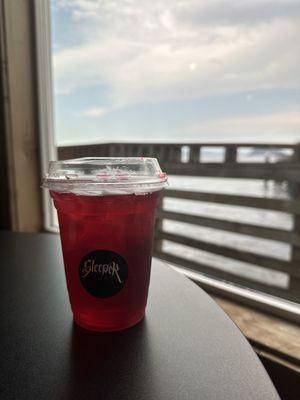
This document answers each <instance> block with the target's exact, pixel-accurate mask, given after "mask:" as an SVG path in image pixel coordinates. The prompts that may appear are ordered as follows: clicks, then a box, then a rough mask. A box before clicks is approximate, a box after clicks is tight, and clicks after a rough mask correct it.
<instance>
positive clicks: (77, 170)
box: [43, 157, 167, 331]
mask: <svg viewBox="0 0 300 400" xmlns="http://www.w3.org/2000/svg"><path fill="white" fill-rule="evenodd" d="M166 184H167V176H166V174H165V173H163V172H162V171H161V169H160V167H159V164H158V162H157V160H156V159H155V158H144V157H129V158H79V159H73V160H66V161H53V162H51V163H50V166H49V172H48V174H47V175H46V177H45V179H44V183H43V187H46V188H48V189H49V190H50V194H51V197H52V199H53V201H54V204H55V207H56V209H57V214H58V220H59V228H60V236H61V244H62V251H63V257H64V265H65V273H66V280H67V287H68V292H69V298H70V303H71V308H72V311H73V315H74V320H75V322H76V323H77V324H78V325H80V326H82V327H84V328H86V329H91V330H96V331H114V330H121V329H126V328H129V327H131V326H133V325H135V324H136V323H138V322H139V321H140V320H141V319H142V318H143V317H144V315H145V308H146V303H147V297H148V287H149V280H150V270H151V257H152V243H153V233H154V221H155V209H156V205H157V201H158V199H159V195H160V191H161V190H162V189H163V187H164V186H165V185H166Z"/></svg>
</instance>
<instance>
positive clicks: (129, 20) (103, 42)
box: [54, 0, 300, 117]
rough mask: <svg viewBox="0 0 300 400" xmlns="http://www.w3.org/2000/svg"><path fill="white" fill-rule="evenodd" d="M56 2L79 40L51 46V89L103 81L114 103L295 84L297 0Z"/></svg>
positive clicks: (299, 81)
mask: <svg viewBox="0 0 300 400" xmlns="http://www.w3.org/2000/svg"><path fill="white" fill-rule="evenodd" d="M56 6H58V7H63V8H65V9H66V10H68V12H70V15H71V18H72V19H73V20H74V21H75V23H76V26H77V29H78V30H79V32H82V38H83V39H84V40H83V43H81V44H80V45H77V46H72V47H67V48H63V49H62V50H59V51H57V52H56V53H54V75H55V89H56V93H58V94H68V93H72V92H74V91H76V90H77V89H80V88H82V87H94V86H95V85H105V86H106V87H107V93H108V96H109V97H110V99H109V102H110V105H111V107H114V108H116V107H122V106H126V105H131V104H134V103H141V102H157V101H164V100H169V99H172V100H184V99H193V98H203V97H205V96H208V95H211V94H226V93H232V92H240V91H251V92H252V91H254V90H257V89H273V88H279V89H284V88H299V87H300V75H299V68H300V49H299V41H298V40H297V39H296V38H298V37H299V35H300V24H299V10H300V4H299V1H296V0H295V1H293V0H284V1H283V0H272V1H271V0H260V1H259V0H251V1H250V0H244V1H242V2H241V1H238V0H231V1H228V0H211V1H206V2H200V1H199V0H186V1H179V0H153V1H152V2H150V1H148V0H139V1H138V0H110V1H104V0H93V1H91V0H72V1H71V0H56ZM101 113H102V111H100V114H101ZM96 114H97V112H96ZM86 115H87V116H88V114H86ZM102 115H103V114H102ZM90 116H92V117H93V116H100V115H93V112H92V114H90Z"/></svg>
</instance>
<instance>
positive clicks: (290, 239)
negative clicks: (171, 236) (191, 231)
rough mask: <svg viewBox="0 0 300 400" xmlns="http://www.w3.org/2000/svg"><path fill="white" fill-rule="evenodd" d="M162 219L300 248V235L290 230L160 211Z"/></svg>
mask: <svg viewBox="0 0 300 400" xmlns="http://www.w3.org/2000/svg"><path fill="white" fill-rule="evenodd" d="M159 215H160V217H161V218H165V219H169V220H172V221H178V222H184V223H189V224H193V225H197V226H205V227H208V228H214V229H219V230H222V231H227V232H232V233H238V234H242V235H250V236H255V237H259V238H262V239H268V240H276V241H279V242H285V243H289V244H294V245H298V246H300V235H298V234H296V233H295V232H290V231H288V230H283V229H277V228H267V227H264V226H258V225H252V224H246V223H241V222H232V221H226V220H224V219H217V218H208V217H202V216H199V215H193V214H184V213H178V212H173V211H165V210H162V211H159Z"/></svg>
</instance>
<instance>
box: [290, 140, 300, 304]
mask: <svg viewBox="0 0 300 400" xmlns="http://www.w3.org/2000/svg"><path fill="white" fill-rule="evenodd" d="M294 161H295V162H296V163H299V164H300V145H299V146H297V148H295V154H294ZM293 196H294V199H295V200H297V201H300V184H299V183H298V182H297V184H295V187H294V193H293ZM294 232H295V233H296V234H298V235H300V215H298V214H295V215H294ZM292 261H294V263H295V264H296V265H297V268H299V269H300V247H299V246H293V249H292ZM289 287H290V290H292V291H294V292H295V291H296V292H298V293H299V302H300V278H298V277H294V276H291V277H290V286H289Z"/></svg>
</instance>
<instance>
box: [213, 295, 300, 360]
mask: <svg viewBox="0 0 300 400" xmlns="http://www.w3.org/2000/svg"><path fill="white" fill-rule="evenodd" d="M213 298H214V300H215V301H217V303H218V304H219V305H220V306H221V307H222V308H223V310H224V311H225V312H226V313H227V314H228V315H229V316H230V318H231V319H232V320H233V321H234V322H235V323H236V324H237V325H238V327H239V328H240V329H241V331H242V332H243V334H244V335H245V336H246V337H247V339H248V340H251V341H253V342H256V343H257V342H259V343H260V347H261V346H263V347H264V348H265V349H266V350H269V351H270V352H271V354H275V355H279V356H280V358H281V357H282V359H284V360H287V361H289V362H292V363H293V364H295V365H298V366H300V326H297V325H295V324H293V323H290V322H287V321H285V320H284V319H283V318H277V317H274V316H271V315H268V314H266V313H263V312H261V311H257V310H254V309H253V308H252V307H251V308H250V307H246V306H244V305H241V304H238V303H236V302H233V301H230V300H228V299H224V298H221V297H219V296H213Z"/></svg>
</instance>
